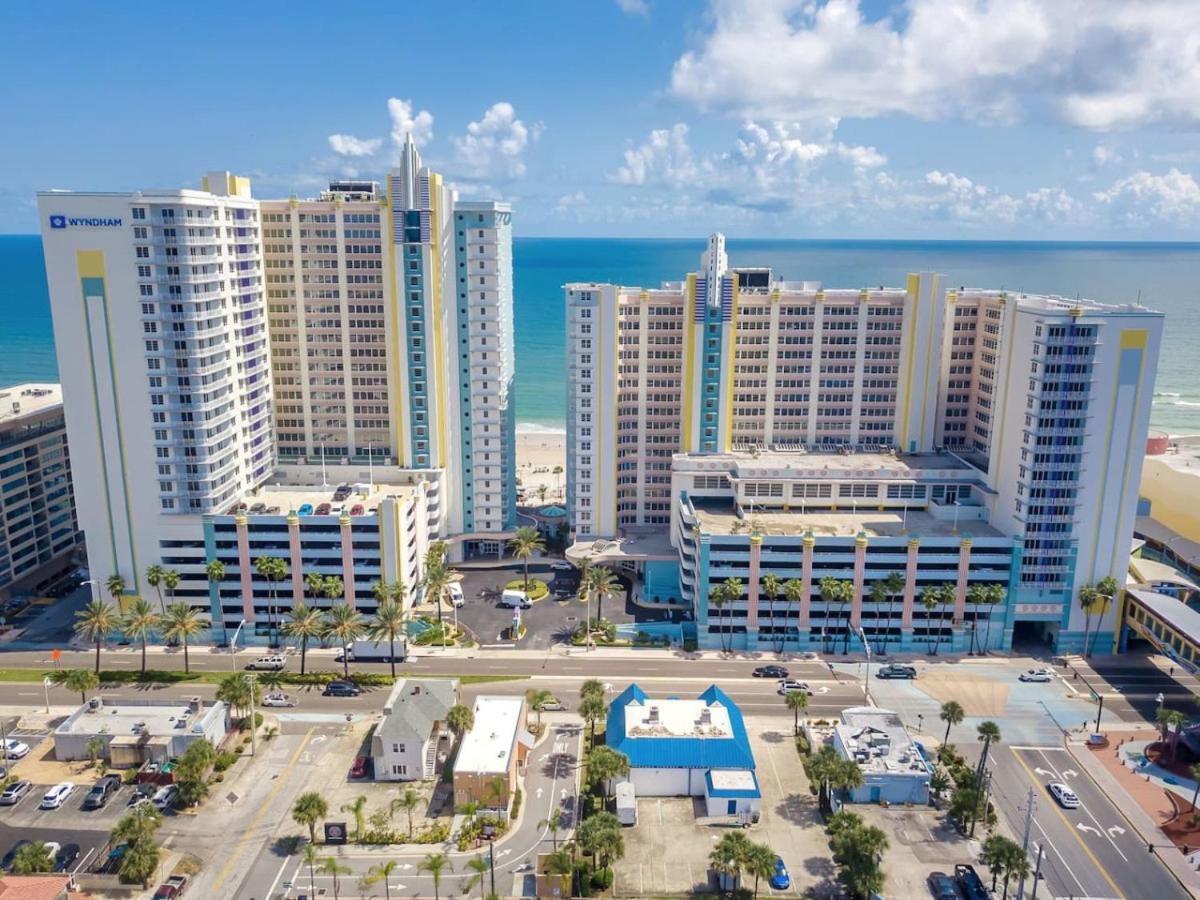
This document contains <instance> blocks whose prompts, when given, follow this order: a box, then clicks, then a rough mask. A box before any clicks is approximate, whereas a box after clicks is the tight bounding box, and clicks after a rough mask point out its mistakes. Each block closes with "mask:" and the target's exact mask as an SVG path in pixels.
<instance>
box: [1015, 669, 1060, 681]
mask: <svg viewBox="0 0 1200 900" xmlns="http://www.w3.org/2000/svg"><path fill="white" fill-rule="evenodd" d="M1017 678H1018V680H1020V681H1050V680H1051V679H1052V678H1054V670H1053V669H1046V668H1041V669H1028V670H1026V671H1024V672H1022V673H1021V674H1020V675H1018V676H1017Z"/></svg>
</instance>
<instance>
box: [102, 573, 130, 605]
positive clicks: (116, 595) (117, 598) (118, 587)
mask: <svg viewBox="0 0 1200 900" xmlns="http://www.w3.org/2000/svg"><path fill="white" fill-rule="evenodd" d="M104 587H105V590H107V591H108V594H109V596H110V597H112V598H113V603H115V604H117V606H118V607H119V606H120V603H121V597H122V596H123V595H124V594H125V589H126V584H125V579H124V577H122V576H121V575H109V576H108V579H107V580H106V581H105V582H104Z"/></svg>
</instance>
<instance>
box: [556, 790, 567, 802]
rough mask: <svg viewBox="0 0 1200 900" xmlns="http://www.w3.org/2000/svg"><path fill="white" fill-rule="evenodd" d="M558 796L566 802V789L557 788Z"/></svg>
mask: <svg viewBox="0 0 1200 900" xmlns="http://www.w3.org/2000/svg"><path fill="white" fill-rule="evenodd" d="M558 796H559V797H561V798H562V799H564V800H566V799H567V789H566V788H559V791H558Z"/></svg>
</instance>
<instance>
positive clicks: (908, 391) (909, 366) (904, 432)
mask: <svg viewBox="0 0 1200 900" xmlns="http://www.w3.org/2000/svg"><path fill="white" fill-rule="evenodd" d="M905 290H906V291H907V292H908V296H909V297H910V298H911V299H912V300H913V301H914V302H913V304H912V309H911V310H910V311H909V314H908V318H909V320H910V322H909V323H907V324H908V360H907V362H905V372H906V373H907V374H906V375H905V376H904V385H905V388H904V412H903V414H902V417H901V426H900V439H901V440H902V441H907V440H908V439H909V437H908V411H909V409H910V408H911V406H912V387H913V384H912V378H913V359H914V357H915V355H916V352H917V313H918V311H919V310H920V308H921V293H920V291H921V276H920V275H916V274H909V276H908V281H907V284H906V286H905ZM900 449H901V450H904V451H907V450H908V447H907V446H902V447H901V448H900Z"/></svg>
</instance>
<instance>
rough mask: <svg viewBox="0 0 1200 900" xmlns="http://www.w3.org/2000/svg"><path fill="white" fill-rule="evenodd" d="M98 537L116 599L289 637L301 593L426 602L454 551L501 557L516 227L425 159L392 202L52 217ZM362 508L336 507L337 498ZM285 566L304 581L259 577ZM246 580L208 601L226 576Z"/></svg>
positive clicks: (394, 191) (84, 503) (63, 363)
mask: <svg viewBox="0 0 1200 900" xmlns="http://www.w3.org/2000/svg"><path fill="white" fill-rule="evenodd" d="M38 202H39V208H40V213H41V217H42V222H43V245H44V252H45V258H46V270H47V276H48V280H49V287H50V297H51V309H52V313H53V318H54V329H55V345H56V349H57V354H58V364H59V371H60V372H61V375H62V383H63V397H64V406H65V411H66V420H67V431H68V435H69V437H70V439H71V441H72V444H73V445H74V446H75V447H77V448H78V449H77V450H76V451H75V453H74V455H73V459H72V470H73V476H74V480H75V484H76V497H77V507H78V511H79V522H80V527H81V529H82V530H83V532H84V534H85V537H86V540H87V547H88V559H89V567H90V570H91V574H92V578H93V579H94V580H95V581H96V582H97V584H98V585H99V587H98V588H97V591H98V592H102V591H103V590H104V585H105V584H106V582H107V580H108V578H109V576H111V575H119V576H121V578H122V579H124V581H125V584H126V588H125V595H126V596H129V595H139V594H140V595H142V596H146V597H150V598H153V597H155V595H156V592H155V591H154V590H153V589H151V588H150V587H149V586H148V585H147V583H146V580H145V572H146V569H147V568H148V567H149V566H151V565H154V564H159V565H163V566H165V567H167V568H174V569H176V570H177V571H178V572H179V573H180V575H181V580H180V583H179V586H178V588H177V589H175V591H174V596H175V597H176V598H177V599H180V600H187V601H188V602H191V603H192V604H194V605H196V606H202V607H204V608H205V609H206V611H210V612H211V614H212V618H213V621H214V636H215V637H216V638H217V639H224V637H226V636H227V635H224V636H223V635H222V634H221V627H222V626H223V627H224V628H225V629H226V630H227V631H230V632H231V631H232V630H233V629H235V628H236V627H237V626H238V625H239V623H240V622H241V621H243V620H244V621H245V622H246V623H247V625H249V626H252V627H248V628H246V629H245V631H244V632H243V633H244V634H245V635H246V636H247V637H248V638H249V639H251V640H254V639H258V640H266V639H271V638H276V637H277V636H278V624H279V620H280V617H281V614H282V612H283V611H286V609H288V608H290V607H291V605H292V604H293V603H295V602H299V601H301V600H306V601H307V602H310V603H317V604H320V605H328V604H329V603H330V602H332V598H329V597H326V596H321V597H311V596H308V595H307V594H306V590H305V585H304V575H305V574H307V573H309V572H317V573H319V574H322V575H325V576H330V577H332V576H337V577H338V578H340V579H341V581H342V583H343V584H344V593H343V594H342V595H341V597H342V598H343V599H345V601H346V602H348V603H351V604H354V605H357V606H360V607H362V608H364V611H366V612H370V610H371V609H373V608H374V605H375V601H374V598H373V597H372V596H371V586H372V585H373V584H374V583H375V582H376V581H379V580H381V579H382V580H388V581H401V582H403V583H404V584H405V586H406V587H407V588H408V590H409V596H410V598H411V597H412V596H413V594H415V593H417V587H418V585H417V582H418V580H419V576H420V571H419V566H420V557H421V554H422V553H423V552H424V550H425V548H426V547H427V546H428V543H429V541H431V540H433V539H435V538H446V539H448V540H449V542H450V552H451V554H452V558H455V559H457V558H461V557H463V556H467V555H473V554H477V553H498V552H500V550H501V549H502V547H503V541H504V540H505V538H506V537H507V536H508V534H509V529H511V528H512V527H513V523H514V519H515V471H516V466H515V459H514V456H513V454H514V452H515V435H514V419H513V405H512V402H513V395H512V377H513V334H512V253H511V215H512V214H511V211H510V209H509V207H508V206H507V205H506V204H500V203H490V202H487V203H464V202H460V201H458V200H457V198H456V196H455V195H454V193H453V192H452V191H450V190H449V189H448V188H446V187H445V186H444V184H443V183H442V180H441V177H440V176H439V175H438V174H437V173H434V172H432V171H430V170H429V169H428V168H427V167H424V166H422V164H421V161H420V158H419V157H418V155H417V153H416V150H415V148H413V147H412V145H411V143H409V145H408V146H406V148H405V151H404V154H403V157H402V160H401V164H400V166H399V167H398V168H397V169H395V170H393V171H392V172H391V173H390V174H389V176H388V178H387V187H386V189H385V190H384V191H380V190H378V188H377V187H376V186H375V184H374V183H370V182H368V183H365V184H364V183H352V184H344V183H343V184H339V183H335V184H333V185H331V186H330V190H329V191H327V192H324V193H323V194H322V195H321V197H319V198H317V199H314V200H298V199H295V198H293V199H291V200H283V201H264V202H260V201H258V200H256V199H254V198H252V197H251V195H250V184H249V181H248V180H247V179H245V178H240V177H236V176H232V175H229V174H228V173H224V172H215V173H210V174H209V175H208V176H206V177H205V179H204V184H203V189H202V190H149V191H140V192H133V193H90V192H87V193H83V192H80V193H77V192H61V191H51V192H46V193H42V194H40V195H39V197H38ZM339 484H341V485H345V486H346V487H345V489H344V492H342V493H340V494H338V495H336V496H335V494H334V490H335V487H336V486H337V485H339ZM263 556H279V557H282V558H283V559H284V560H285V562H286V563H287V575H286V578H285V580H284V582H283V583H282V584H274V583H269V582H268V581H266V580H265V579H264V578H263V577H261V576H260V575H259V574H258V568H259V567H258V566H257V565H256V561H257V560H258V559H260V558H261V557H263ZM214 561H216V562H220V563H221V564H222V565H223V566H224V568H225V573H226V574H225V577H224V578H222V579H219V580H215V581H210V579H209V578H208V575H207V565H208V564H209V563H210V562H214Z"/></svg>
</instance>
